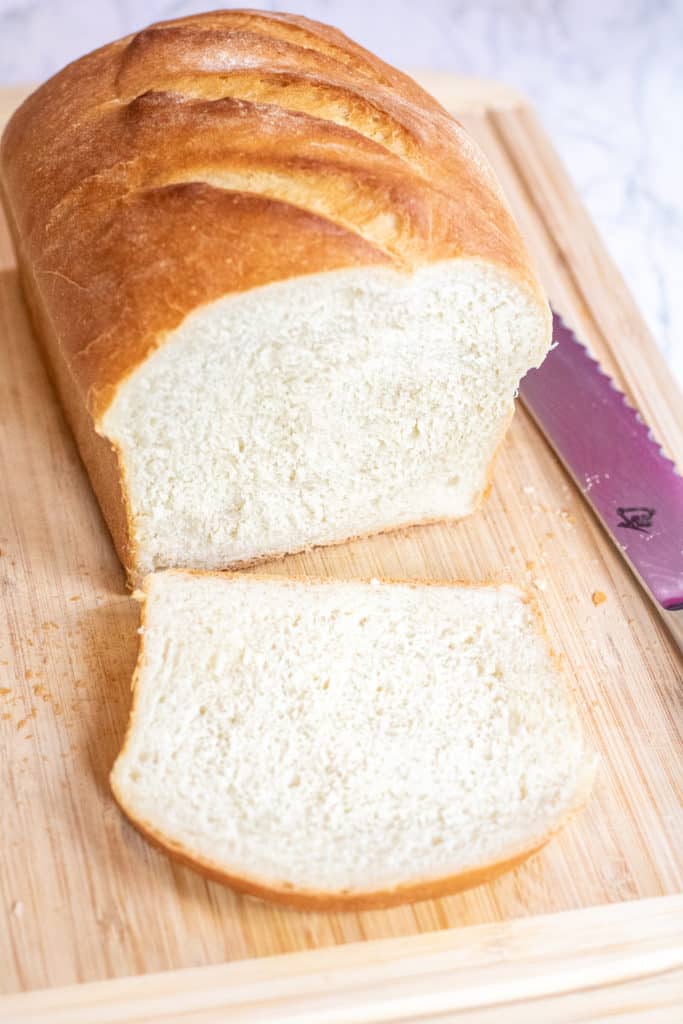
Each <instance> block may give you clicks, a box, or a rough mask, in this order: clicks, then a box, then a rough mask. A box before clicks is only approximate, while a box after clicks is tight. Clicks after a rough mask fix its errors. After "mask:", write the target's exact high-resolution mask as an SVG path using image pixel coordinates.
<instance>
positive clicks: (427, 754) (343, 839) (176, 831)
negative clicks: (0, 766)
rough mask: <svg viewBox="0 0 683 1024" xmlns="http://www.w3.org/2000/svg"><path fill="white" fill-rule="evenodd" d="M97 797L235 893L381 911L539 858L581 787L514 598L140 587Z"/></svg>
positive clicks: (463, 591) (485, 591)
mask: <svg viewBox="0 0 683 1024" xmlns="http://www.w3.org/2000/svg"><path fill="white" fill-rule="evenodd" d="M143 623H144V625H143V630H142V634H143V635H142V641H141V649H140V656H139V660H138V665H137V669H136V672H135V678H134V694H135V696H134V705H133V711H132V714H131V720H130V726H129V730H128V735H127V737H126V742H125V744H124V748H123V750H122V752H121V753H120V755H119V757H118V760H117V761H116V764H115V766H114V769H113V772H112V776H111V782H112V787H113V791H114V794H115V796H116V799H117V800H118V802H119V804H120V805H121V807H122V809H123V810H124V811H125V813H126V814H127V815H128V816H129V818H130V819H131V821H132V822H133V823H134V824H135V825H136V826H137V827H138V828H139V829H140V831H141V832H142V833H143V834H144V835H146V836H147V837H148V838H150V839H151V840H153V841H154V842H156V843H157V844H159V845H160V846H162V847H164V848H165V849H166V850H168V851H169V852H170V853H171V854H173V855H175V856H176V857H178V858H179V859H181V860H183V861H185V862H186V863H189V864H191V865H192V866H194V867H196V868H198V869H200V870H201V871H203V872H205V873H206V874H208V875H209V876H210V877H212V878H214V879H217V880H218V881H221V882H225V883H227V884H228V885H231V886H233V887H234V888H235V889H239V890H243V891H245V892H248V893H252V894H255V895H258V896H262V897H267V898H269V899H273V900H277V901H281V902H284V903H291V904H294V905H297V906H300V907H315V908H321V909H332V908H354V907H355V908H357V907H370V906H386V905H390V904H394V903H399V902H404V901H408V900H415V899H422V898H425V897H429V896H434V895H441V894H444V893H448V892H453V891H455V890H458V889H462V888H465V887H467V886H471V885H475V884H477V883H479V882H481V881H484V880H487V879H490V878H492V877H494V876H496V875H497V874H499V873H500V872H502V871H504V870H506V869H507V868H510V867H513V866H514V865H516V864H518V863H519V862H520V861H522V860H523V859H524V858H526V857H528V856H529V855H530V854H532V853H533V852H535V851H536V850H538V849H539V848H540V847H541V846H543V844H544V843H546V842H547V840H548V839H549V838H550V836H551V835H552V834H553V832H555V831H556V830H557V829H558V828H559V827H560V826H561V825H562V823H563V822H564V821H565V820H566V818H567V816H568V815H569V814H570V813H571V812H572V811H574V810H575V809H576V808H577V807H578V806H579V805H580V804H581V803H582V802H583V801H584V799H585V798H586V796H587V793H588V791H589V788H590V785H591V780H592V776H593V761H592V759H591V758H590V757H589V756H587V754H586V750H585V747H584V742H583V739H582V735H581V730H580V726H579V721H578V718H577V714H576V710H575V708H574V706H573V703H572V701H571V700H570V698H569V696H568V693H567V689H566V686H565V683H564V680H563V679H562V677H561V674H560V672H559V671H558V667H557V665H556V663H555V661H554V659H553V657H552V655H551V653H550V651H549V649H548V646H547V643H546V640H545V639H544V637H543V635H542V632H541V631H540V630H539V622H538V618H537V615H536V613H535V612H534V610H533V607H532V606H531V605H530V603H529V600H528V599H527V598H526V597H525V596H524V595H523V593H521V592H520V591H518V590H517V589H515V588H514V587H511V586H507V585H503V586H480V587H475V586H464V585H457V584H452V585H451V584H436V585H424V584H417V583H394V582H392V583H378V582H377V581H371V582H370V583H368V582H340V581H313V580H301V581H294V580H290V579H285V578H281V577H261V576H251V575H239V574H236V575H223V576H221V575H211V574H194V573H188V572H182V571H176V572H165V573H160V574H155V575H153V576H151V577H149V578H148V580H147V581H146V584H145V606H144V613H143Z"/></svg>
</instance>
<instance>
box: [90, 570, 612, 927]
mask: <svg viewBox="0 0 683 1024" xmlns="http://www.w3.org/2000/svg"><path fill="white" fill-rule="evenodd" d="M160 575H190V576H199V577H207V576H209V577H215V578H218V579H224V580H225V579H230V580H234V579H240V578H245V579H248V580H273V579H276V580H277V581H278V582H280V583H282V584H284V585H286V584H287V583H291V584H297V583H314V584H329V585H337V586H338V585H340V584H345V583H348V584H354V583H355V584H357V583H366V584H371V583H372V582H374V581H373V580H372V579H360V578H352V579H343V580H340V579H336V578H329V577H317V576H302V577H298V578H292V577H286V576H285V577H283V576H275V575H273V574H267V573H248V574H247V573H241V572H229V573H224V572H203V571H200V570H194V569H167V570H164V571H163V572H161V573H153V574H150V575H149V576H147V577H146V579H145V581H144V584H143V590H142V591H141V592H139V597H140V598H141V599H142V600H143V604H142V611H141V625H140V630H139V634H140V643H139V649H138V657H137V661H136V665H135V671H134V673H133V679H132V683H131V687H132V691H133V704H132V707H131V710H130V717H129V720H128V727H127V730H126V735H125V738H124V742H123V746H122V748H121V750H120V752H119V755H118V757H117V761H118V759H119V758H122V757H124V756H125V753H126V749H127V746H128V743H129V741H130V737H131V735H132V731H133V725H134V720H135V715H136V707H137V691H138V678H139V675H140V672H141V670H142V664H143V661H144V645H145V628H146V618H145V613H146V598H147V595H148V593H149V587H150V581H153V580H154V579H157V578H158V577H159V576H160ZM381 584H382V585H387V584H388V585H399V586H409V587H413V588H420V587H461V588H465V589H475V588H482V587H512V588H513V589H515V590H516V591H518V593H519V594H520V596H521V597H522V599H523V600H524V602H525V603H526V604H528V605H529V606H530V610H531V613H532V615H533V616H534V618H535V620H536V624H537V629H538V632H539V633H540V635H541V636H542V638H543V640H544V642H545V643H546V645H547V647H548V651H549V653H550V655H551V657H553V659H554V661H555V663H556V666H557V668H558V671H559V672H560V674H561V675H564V671H563V666H562V664H561V663H560V661H559V659H558V657H557V655H556V654H555V652H554V651H553V650H552V648H551V647H550V643H549V640H548V635H547V632H546V629H545V625H544V622H543V618H542V616H541V613H540V610H539V608H538V604H537V602H536V599H535V597H534V595H533V594H531V592H530V591H529V590H528V589H526V588H523V587H519V586H518V585H517V584H515V583H512V582H510V581H507V580H498V581H486V582H478V583H471V582H465V581H459V580H442V579H429V580H422V579H420V580H409V579H401V578H397V577H390V578H382V580H381ZM568 689H569V688H568V687H567V690H568ZM567 696H568V699H570V697H569V693H568V694H567ZM594 776H595V764H594V762H592V761H590V760H589V759H587V761H586V765H585V768H584V772H583V773H582V775H581V777H580V779H579V782H578V785H577V788H576V790H575V793H574V798H573V800H572V802H571V805H570V806H569V807H568V808H567V811H566V813H565V815H564V816H563V817H562V819H561V820H560V821H558V822H557V823H556V824H555V825H554V827H553V828H552V829H548V830H546V831H545V832H544V833H542V834H540V835H539V836H537V837H535V838H534V839H533V840H532V841H531V842H530V843H529V845H528V846H525V847H522V848H517V849H511V850H510V851H509V852H507V853H506V854H505V855H504V856H503V857H501V858H500V859H499V860H497V861H493V862H490V863H488V864H484V865H478V866H476V867H474V866H473V867H471V868H468V869H467V870H465V871H461V872H458V873H456V874H452V875H446V876H438V877H432V878H425V879H420V880H417V881H414V882H408V883H402V884H398V885H395V886H392V887H390V888H386V889H369V890H357V889H355V890H340V891H331V892H326V891H323V890H316V889H301V888H297V887H296V886H294V885H292V884H291V883H287V882H282V883H280V884H277V883H275V882H273V881H270V880H266V879H263V878H259V877H257V876H255V875H248V874H244V873H239V872H237V871H232V870H229V869H227V868H226V867H224V866H222V865H219V864H217V863H216V862H215V861H211V860H210V859H208V858H206V857H203V856H201V855H199V854H196V853H194V852H193V851H192V850H191V849H189V848H188V847H187V846H185V845H184V844H182V843H178V842H175V841H174V840H172V839H169V838H168V837H167V836H164V834H163V833H161V832H160V831H159V830H158V829H156V828H155V827H154V826H153V825H152V824H151V823H150V822H149V821H145V820H143V819H142V818H139V817H137V816H136V815H135V814H134V812H133V811H132V810H131V809H130V808H128V807H127V806H126V801H125V799H124V797H123V795H122V794H121V793H120V792H119V790H118V788H117V785H116V779H115V776H114V771H113V769H112V772H111V775H110V786H111V790H112V793H113V796H114V799H115V800H116V803H117V804H118V806H119V808H120V809H121V811H122V812H123V813H124V814H125V816H126V817H127V818H128V820H129V821H130V823H131V824H132V825H133V826H134V827H135V828H136V829H137V831H138V832H139V833H140V834H141V835H142V836H143V837H144V838H145V839H146V840H148V842H150V843H151V844H152V845H153V846H155V847H156V848H157V849H159V850H162V851H163V852H164V853H166V854H168V855H169V856H170V857H172V858H173V859H174V860H176V861H178V862H179V863H181V864H184V865H186V866H188V867H191V868H193V869H194V870H195V871H198V872H199V873H200V874H202V875H203V876H204V877H205V878H207V879H209V881H212V882H218V883H220V884H221V885H226V886H228V887H229V888H231V889H234V890H235V891H236V892H240V893H245V894H246V895H249V896H255V897H257V898H259V899H264V900H269V901H271V902H273V903H280V904H284V905H286V906H290V907H293V908H294V909H297V910H318V911H357V910H378V909H383V908H387V907H393V906H398V905H399V904H404V903H416V902H418V901H419V900H427V899H437V898H439V897H442V896H449V895H452V894H454V893H457V892H461V891H462V890H463V889H470V888H473V887H474V886H476V885H481V884H483V883H485V882H491V881H493V880H494V879H496V878H498V876H499V875H501V874H504V873H505V872H506V871H510V870H512V869H513V868H516V867H518V866H519V865H520V864H522V863H523V862H524V861H525V860H528V859H529V858H530V857H532V856H533V855H534V854H536V853H538V852H539V851H540V850H541V849H543V847H544V846H545V845H546V844H547V843H548V842H549V841H550V840H551V839H552V837H553V836H554V835H556V834H557V833H558V832H559V831H561V830H562V828H564V826H565V825H566V824H567V822H568V821H569V819H570V818H571V817H572V816H573V815H574V814H576V813H577V812H578V811H579V810H581V808H582V807H583V805H584V804H585V802H586V800H587V799H588V796H589V795H590V791H591V788H592V785H593V780H594Z"/></svg>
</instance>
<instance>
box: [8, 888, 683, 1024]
mask: <svg viewBox="0 0 683 1024" xmlns="http://www.w3.org/2000/svg"><path fill="white" fill-rule="evenodd" d="M681 916H683V895H678V896H660V897H659V898H658V899H654V900H631V901H630V902H628V903H618V904H614V905H612V906H607V907H592V908H589V909H584V910H574V911H571V910H570V911H567V912H566V913H564V914H562V915H561V919H562V927H561V928H560V927H558V916H557V915H556V914H552V915H550V916H546V915H540V916H538V917H531V918H525V919H520V920H517V921H512V922H509V923H508V924H507V925H500V924H489V925H475V926H474V927H472V928H454V929H450V930H445V931H441V932H430V933H429V934H427V935H420V936H418V937H414V936H413V937H409V938H405V939H380V940H378V941H376V942H372V943H368V942H361V943H351V944H349V945H345V946H336V947H332V948H328V949H316V950H311V951H309V952H305V953H290V954H285V955H282V956H272V957H259V958H257V959H252V960H248V961H244V960H241V961H236V962H233V963H230V964H220V965H217V966H215V967H196V968H190V969H184V970H179V971H166V972H164V973H163V974H147V975H143V976H140V977H137V978H125V979H122V980H117V981H99V982H90V983H88V984H83V985H71V986H68V987H67V988H53V989H43V990H41V991H38V992H32V993H31V992H28V993H21V994H19V995H14V996H7V997H6V998H5V1001H4V1009H5V1013H6V1015H7V1016H6V1018H5V1019H6V1020H7V1021H11V1024H143V1022H144V1024H187V1022H188V1021H190V1022H191V1024H224V1022H225V1021H239V1024H265V1022H270V1024H323V1022H324V1024H365V1022H367V1024H370V1022H372V1024H382V1022H385V1024H397V1022H398V1021H404V1022H413V1024H428V1022H434V1024H444V1022H445V1021H456V1022H457V1024H466V1022H477V1024H487V1022H488V1024H494V1022H500V1021H505V1024H580V1022H585V1024H595V1021H597V1020H600V1021H601V1022H610V1024H616V1022H623V1024H634V1022H643V1024H657V1022H667V1024H673V1022H678V1021H679V1020H680V1012H679V1011H680V1009H681V1005H682V1004H683V933H682V932H681V927H680V919H681ZM2 1008H3V1007H2V1006H0V1011H1V1010H2Z"/></svg>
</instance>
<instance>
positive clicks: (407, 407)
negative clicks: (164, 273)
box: [102, 260, 549, 574]
mask: <svg viewBox="0 0 683 1024" xmlns="http://www.w3.org/2000/svg"><path fill="white" fill-rule="evenodd" d="M548 340H549V338H548V330H547V322H546V319H545V315H544V311H543V310H542V309H540V308H539V304H538V301H537V299H536V298H535V297H534V296H533V295H531V294H530V293H529V292H527V291H526V290H524V289H523V288H522V287H520V286H519V285H518V284H517V283H515V282H514V281H512V280H511V279H510V278H509V276H507V275H505V274H504V273H503V272H502V271H498V270H496V269H495V268H493V267H487V266H486V265H484V264H482V263H480V262H478V261H468V260H453V261H449V262H444V263H439V264H434V265H432V266H429V267H422V268H419V269H418V270H416V271H415V272H414V273H412V274H399V273H397V272H395V271H389V270H386V269H382V270H371V269H368V268H364V269H362V270H345V271H340V272H334V273H327V274H324V275H316V276H311V277H304V278H300V279H298V280H293V281H288V282H280V283H277V284H273V285H269V286H267V287H264V288H260V289H258V290H256V291H254V292H247V293H244V294H241V295H230V296H228V297H226V298H223V299H221V300H219V301H217V302H215V303H213V304H211V305H208V306H205V307H203V308H201V309H198V310H196V311H195V312H194V313H192V314H191V315H190V316H189V317H187V319H186V320H185V321H184V322H183V323H182V324H181V326H180V327H179V328H178V329H177V330H175V331H173V332H172V333H171V334H169V336H168V338H167V339H166V340H165V342H164V344H163V345H162V346H161V347H160V348H159V349H158V350H157V351H156V352H155V353H154V354H153V355H152V356H151V357H150V358H149V359H148V360H147V361H146V362H145V363H144V364H143V365H142V366H140V367H139V368H138V369H137V370H136V371H135V372H134V373H132V374H131V376H130V377H129V378H128V379H127V380H126V381H125V383H124V384H122V386H121V387H120V389H119V391H118V393H117V395H116V397H115V399H114V401H113V403H112V405H111V407H110V408H109V410H108V412H107V413H106V416H105V417H104V420H103V423H102V430H103V432H104V433H105V434H106V436H107V437H108V438H109V439H110V441H111V442H112V444H114V445H115V446H116V448H117V449H118V450H119V451H120V453H121V458H122V462H123V465H124V466H125V477H126V482H127V487H128V501H129V505H130V510H131V516H132V531H133V547H134V548H135V550H136V551H137V558H138V562H139V565H138V569H139V571H140V573H141V574H144V573H145V572H148V571H152V570H155V569H160V568H167V567H174V566H186V567H193V568H203V569H217V568H225V567H226V566H228V565H231V564H234V563H238V562H248V561H250V560H253V559H257V558H260V557H262V556H264V555H266V554H271V555H274V554H282V553H284V552H287V551H296V550H300V549H302V548H305V547H308V546H311V545H315V544H327V543H332V542H336V541H340V540H343V539H345V538H347V537H350V536H355V535H361V534H368V533H373V532H377V531H379V530H385V529H391V528H396V527H400V526H405V525H409V524H411V523H415V522H423V521H429V520H435V519H444V518H457V517H461V516H464V515H467V514H468V513H470V512H472V511H473V509H474V508H475V507H476V505H477V504H478V503H479V501H480V500H481V499H482V495H483V494H484V492H485V490H486V487H487V483H488V478H489V474H490V471H491V462H492V459H493V455H494V452H495V450H496V448H497V446H498V444H499V442H500V440H501V437H502V435H503V433H504V431H505V428H506V426H507V423H508V421H509V417H510V414H511V411H512V402H513V396H514V392H515V389H516V387H517V385H518V383H519V380H520V378H521V376H522V375H523V374H524V373H525V372H526V371H527V370H528V369H529V367H530V366H532V365H538V364H539V363H540V362H541V360H542V359H543V356H544V355H545V352H546V349H547V344H548Z"/></svg>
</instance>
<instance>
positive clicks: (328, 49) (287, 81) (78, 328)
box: [0, 10, 551, 583]
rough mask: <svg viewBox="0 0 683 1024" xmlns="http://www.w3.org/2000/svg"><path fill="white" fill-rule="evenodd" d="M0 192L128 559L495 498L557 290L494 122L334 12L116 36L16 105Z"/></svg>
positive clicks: (230, 550)
mask: <svg viewBox="0 0 683 1024" xmlns="http://www.w3.org/2000/svg"><path fill="white" fill-rule="evenodd" d="M0 193H2V197H3V199H4V203H5V206H6V210H7V216H8V221H9V224H10V227H11V230H12V234H13V238H14V241H15V245H16V249H17V259H18V264H19V268H20V272H21V279H22V283H23V287H24V291H25V293H26V296H27V299H28V302H29V307H30V310H31V314H32V317H33V321H34V324H35V327H36V332H37V334H38V335H39V337H40V338H41V340H42V343H43V347H44V349H45V352H46V355H47V359H48V362H49V364H50V366H51V369H52V371H53V377H54V378H55V381H56V383H57V387H58V390H59V393H60V396H61V399H62V402H63V405H64V408H65V410H66V413H67V415H68V417H69V420H70V423H71V426H72V428H73V430H74V433H75V435H76V439H77V441H78V445H79V449H80V451H81V454H82V456H83V460H84V462H85V464H86V466H87V468H88V471H89V473H90V477H91V480H92V482H93V486H94V488H95V490H96V492H97V495H98V498H99V501H100V504H101V506H102V510H103V512H104V515H105V518H106V519H107V522H108V524H109V527H110V530H111V532H112V536H113V538H114V541H115V543H116V545H117V548H118V551H119V553H120V556H121V559H122V561H123V563H124V565H125V567H126V569H127V571H128V575H129V579H130V580H131V582H132V583H136V582H137V581H139V580H140V579H141V578H142V577H143V576H144V575H145V574H146V573H147V572H150V571H154V570H157V569H163V568H172V567H179V566H184V567H191V568H201V569H219V568H226V567H234V566H236V565H240V564H246V563H249V562H253V561H256V560H260V559H263V558H265V557H273V556H275V555H281V554H283V553H285V552H289V551H297V550H300V549H303V548H306V547H310V546H313V545H319V544H328V543H336V542H339V541H342V540H344V539H346V538H348V537H351V536H357V535H360V534H369V533H374V532H378V531H382V530H388V529H392V528H395V527H400V526H406V525H408V524H412V523H420V522H425V521H432V520H436V519H444V518H458V517H461V516H465V515H467V514H469V513H470V512H472V511H473V510H474V509H475V508H476V506H477V505H478V504H479V502H480V501H481V500H482V498H483V496H484V494H485V493H486V489H487V485H488V481H489V477H490V474H491V467H492V461H493V456H494V453H495V451H496V449H497V447H498V445H499V443H500V441H501V439H502V437H503V434H504V432H505V429H506V427H507V424H508V423H509V420H510V415H511V413H512V408H513V398H514V394H515V392H516V389H517V387H518V384H519V381H520V378H521V377H522V376H523V375H524V374H525V373H526V371H527V370H528V369H529V368H530V367H531V366H537V365H538V364H539V363H540V362H541V361H542V360H543V358H544V356H545V354H546V352H547V351H548V348H549V346H550V343H551V320H550V311H549V309H548V305H547V302H546V300H545V298H544V295H543V292H542V289H541V287H540V285H539V283H538V281H537V279H536V275H535V273H534V270H533V267H532V266H531V262H530V260H529V257H528V254H527V252H526V249H525V246H524V243H523V240H522V238H521V235H520V233H519V230H518V229H517V226H516V224H515V222H514V220H513V217H512V214H511V212H510V209H509V207H508V205H507V202H506V200H505V198H504V197H503V194H502V192H501V189H500V186H499V184H498V182H497V181H496V178H495V176H494V174H493V172H492V170H491V168H490V167H489V165H488V163H487V161H486V159H485V157H484V155H483V154H482V153H481V152H480V151H479V149H478V147H477V146H476V144H475V143H474V142H473V141H472V140H471V139H470V138H469V136H468V135H467V133H466V132H465V131H464V129H463V128H462V126H461V125H460V124H458V122H457V121H455V120H454V119H453V118H452V117H451V116H450V115H449V114H448V113H447V112H446V111H445V110H444V109H443V108H442V107H441V106H440V105H439V104H438V103H437V102H436V100H434V99H433V98H432V97H431V96H429V95H428V94H427V93H425V92H424V90H422V89H421V88H420V87H419V86H418V85H417V84H416V83H415V82H413V81H411V79H410V78H408V77H407V76H405V75H403V74H401V72H399V71H397V70H396V69H394V68H391V67H390V66H388V65H386V64H384V63H383V62H382V61H380V60H378V59H377V58H376V57H374V56H373V55H372V54H370V53H368V52H367V51H366V50H364V49H363V48H362V47H360V46H358V45H356V44H355V43H353V42H351V40H349V39H347V38H346V36H344V35H343V34H342V33H341V32H338V31H336V30H335V29H332V28H329V27H327V26H325V25H322V24H320V23H318V22H313V21H310V20H308V19H306V18H300V17H295V16H289V15H285V14H280V13H274V12H268V11H241V10H227V11H217V12H212V13H207V14H203V15H192V16H190V17H187V18H183V19H178V20H174V21H170V22H163V23H160V24H157V25H153V26H150V27H149V28H147V29H145V30H143V31H141V32H138V33H135V34H134V35H131V36H128V37H126V38H125V39H121V40H118V41H117V42H114V43H111V44H110V45H108V46H105V47H102V48H101V49H99V50H97V51H95V52H94V53H91V54H88V55H87V56H85V57H83V58H81V59H80V60H78V61H75V62H74V63H73V64H70V65H69V67H67V68H65V69H64V70H63V71H61V72H60V73H59V74H58V75H56V76H54V77H53V78H52V79H50V81H48V82H46V83H45V84H44V85H43V86H41V87H40V89H38V90H37V91H36V92H35V93H33V94H32V95H31V96H30V97H29V98H28V99H27V100H26V102H25V103H23V104H22V106H21V107H20V108H19V109H18V110H17V111H16V112H15V114H14V115H13V117H12V119H11V121H10V123H9V124H8V126H7V129H6V131H5V133H4V135H3V138H2V143H1V144H0Z"/></svg>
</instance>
